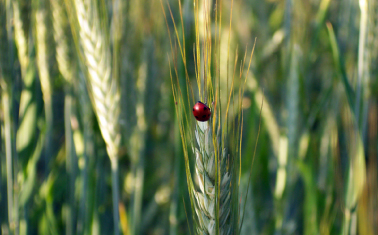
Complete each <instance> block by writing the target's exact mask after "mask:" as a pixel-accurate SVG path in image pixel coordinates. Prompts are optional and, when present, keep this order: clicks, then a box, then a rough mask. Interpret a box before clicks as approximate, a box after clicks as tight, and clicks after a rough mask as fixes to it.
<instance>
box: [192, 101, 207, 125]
mask: <svg viewBox="0 0 378 235" xmlns="http://www.w3.org/2000/svg"><path fill="white" fill-rule="evenodd" d="M193 115H194V117H195V118H196V119H197V121H200V122H206V121H207V120H209V118H210V116H211V110H210V108H209V107H207V105H206V104H204V103H202V102H201V101H197V103H196V104H195V105H194V106H193Z"/></svg>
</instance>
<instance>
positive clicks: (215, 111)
mask: <svg viewBox="0 0 378 235" xmlns="http://www.w3.org/2000/svg"><path fill="white" fill-rule="evenodd" d="M161 3H162V1H161ZM224 4H225V3H223V2H221V1H219V0H216V1H215V3H214V5H213V3H212V1H208V0H203V1H198V0H193V13H194V19H195V24H194V27H195V42H194V45H193V58H194V61H193V63H194V68H195V74H194V75H193V77H195V81H196V84H195V85H193V84H192V79H191V77H192V75H191V74H189V71H188V63H190V62H191V61H187V52H186V45H185V43H186V42H185V29H184V22H183V18H184V17H183V15H184V14H183V10H182V6H181V2H180V1H178V6H179V12H180V25H177V24H176V22H175V19H174V16H173V13H172V9H171V7H170V5H169V4H167V8H168V12H169V15H170V20H172V23H173V28H174V29H173V30H174V37H175V38H174V39H172V36H171V34H170V32H169V34H168V35H169V39H170V45H171V59H172V64H171V62H170V68H171V73H170V76H171V84H172V92H173V96H174V102H175V103H176V104H177V105H176V114H177V119H178V122H179V129H180V135H181V140H182V145H183V148H184V157H185V168H186V177H187V183H188V189H189V194H190V201H191V211H192V213H193V221H194V228H195V231H196V234H239V231H240V227H241V224H242V222H241V221H242V216H240V214H239V212H240V204H239V201H240V200H239V184H240V163H241V151H240V148H241V140H242V136H243V132H242V129H243V109H242V103H241V101H242V97H243V94H244V87H245V84H246V78H247V77H248V72H249V68H250V65H251V60H252V55H253V51H254V46H253V49H252V51H251V52H250V56H249V61H248V59H247V58H248V57H247V52H245V53H244V57H243V59H242V60H240V63H238V61H239V60H238V48H237V47H236V49H235V53H234V54H235V57H234V63H233V72H232V74H230V71H229V70H231V69H229V67H230V66H229V65H231V63H232V62H231V61H230V57H231V56H230V54H231V53H230V51H231V49H232V48H231V46H230V41H231V38H230V32H231V30H232V27H231V26H232V6H233V1H231V14H230V24H229V27H228V28H227V30H228V41H227V45H228V46H227V49H226V50H224V48H223V47H221V44H222V42H223V40H224V39H223V38H224V37H222V35H227V34H225V33H224V32H223V31H222V29H223V27H222V21H221V19H222V6H223V5H224ZM212 7H214V9H213V10H214V14H213V12H211V11H212ZM162 8H163V13H164V16H165V19H166V24H167V28H168V31H169V30H170V28H169V24H168V18H167V15H166V11H165V7H164V5H163V3H162ZM179 28H180V29H179ZM214 29H215V30H214ZM179 31H181V32H182V35H180V33H179ZM226 33H227V32H226ZM226 38H227V37H226ZM232 50H233V49H232ZM177 51H179V53H180V55H181V58H180V59H181V61H178V58H177V56H176V54H175V52H177ZM246 51H247V50H246ZM221 55H222V56H223V55H226V56H227V62H226V63H225V64H224V63H221V59H220V58H221ZM246 61H248V62H247V63H246ZM230 62H231V63H230ZM179 63H182V66H183V67H184V72H183V74H182V73H179V70H178V67H179ZM180 66H181V65H180ZM238 66H239V67H240V69H237V67H238ZM221 67H226V68H227V69H226V73H225V74H224V73H223V71H224V70H223V69H222V73H221ZM244 68H247V69H246V72H245V71H244ZM181 79H184V80H185V86H182V85H180V80H181ZM224 84H226V85H224ZM194 100H200V101H198V102H196V103H195V102H194ZM206 101H213V102H212V103H211V104H210V106H207V105H206V104H205V103H206ZM190 107H193V108H192V112H193V115H194V117H195V119H194V118H193V117H191V116H190V115H189V112H188V110H190ZM210 117H211V118H210ZM193 130H194V131H193ZM188 149H191V150H192V154H190V153H189V152H190V151H189V150H188ZM192 156H193V157H194V161H195V177H192V173H191V170H190V162H192V160H191V159H190V157H192Z"/></svg>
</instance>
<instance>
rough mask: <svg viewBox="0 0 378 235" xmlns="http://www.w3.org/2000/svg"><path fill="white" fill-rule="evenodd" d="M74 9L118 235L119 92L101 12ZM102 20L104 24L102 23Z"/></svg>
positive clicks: (89, 6) (79, 3)
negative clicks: (106, 161) (107, 164)
mask: <svg viewBox="0 0 378 235" xmlns="http://www.w3.org/2000/svg"><path fill="white" fill-rule="evenodd" d="M74 6H75V12H76V21H77V26H78V29H79V34H78V36H79V40H80V46H81V48H80V50H81V52H82V57H83V62H84V64H85V65H86V66H87V70H86V71H85V72H86V74H87V78H88V86H89V90H90V93H91V99H92V104H93V107H94V110H95V113H96V116H97V119H98V123H99V126H100V130H101V134H102V136H103V138H104V141H105V143H106V147H107V152H108V155H109V158H110V161H111V166H112V188H113V217H114V218H113V220H114V233H115V234H119V226H118V222H119V212H118V202H119V189H118V151H119V147H120V139H121V134H120V128H119V123H118V121H119V114H120V91H119V86H118V81H117V79H114V78H113V77H112V71H111V52H110V45H109V40H108V38H107V37H106V36H105V35H106V34H107V33H105V32H104V31H105V30H104V24H102V23H103V22H106V17H104V15H101V14H100V8H99V7H98V6H97V4H96V3H95V2H93V1H90V0H74ZM103 18H105V20H101V19H103ZM113 73H114V71H113Z"/></svg>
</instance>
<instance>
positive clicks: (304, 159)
mask: <svg viewBox="0 0 378 235" xmlns="http://www.w3.org/2000/svg"><path fill="white" fill-rule="evenodd" d="M73 2H75V4H76V5H75V6H77V2H81V1H80V0H77V1H76V0H75V1H70V0H65V1H59V0H0V27H1V28H0V50H1V51H0V82H1V84H0V85H1V116H0V118H1V149H0V225H1V230H0V231H1V233H2V234H113V212H112V176H111V171H112V170H111V169H112V168H111V162H110V160H109V157H108V154H109V152H108V151H109V150H108V151H107V148H106V144H105V142H104V139H103V134H102V132H101V131H103V130H101V128H102V127H100V126H101V125H99V122H98V120H99V119H98V118H97V117H98V115H99V114H98V110H97V111H96V110H95V109H93V106H92V104H91V100H92V99H93V96H91V94H92V93H91V90H90V89H89V92H88V89H87V88H88V87H89V86H88V80H86V79H85V78H86V77H88V73H90V72H91V70H90V69H89V70H88V68H89V67H90V66H91V65H90V64H86V63H85V60H83V59H82V57H83V54H85V53H83V51H84V52H85V50H88V48H84V49H83V47H81V46H80V45H81V44H80V42H78V38H80V37H81V39H82V38H83V37H84V38H85V37H86V36H85V35H89V33H88V32H87V31H86V30H89V31H90V30H92V31H91V32H97V34H96V35H105V36H102V37H103V38H104V42H105V43H107V44H106V45H108V49H109V53H108V54H106V53H105V54H106V55H108V56H109V58H111V59H109V61H110V62H109V63H108V62H107V63H106V65H105V68H106V66H108V67H109V66H110V67H109V69H110V70H111V69H112V68H113V70H114V68H116V69H115V71H117V73H115V74H116V75H117V76H114V72H113V77H112V78H113V79H115V80H116V81H117V83H116V84H117V87H116V88H114V87H113V88H114V89H115V90H116V91H117V92H118V93H119V95H120V98H119V99H118V100H117V99H116V100H117V102H116V103H117V104H119V105H118V106H117V107H118V108H116V112H115V113H117V115H118V114H119V120H117V123H118V124H119V127H117V129H116V130H115V132H117V133H119V134H120V136H121V138H120V141H119V144H118V145H117V146H118V156H117V159H118V166H119V175H118V176H119V178H118V179H119V182H117V184H118V187H119V196H120V202H119V205H118V209H119V217H120V224H121V226H120V227H121V232H123V233H124V234H127V233H128V232H129V233H130V234H171V235H174V234H190V233H191V232H193V229H192V224H191V223H192V222H191V219H190V218H191V211H190V201H189V197H188V192H187V183H186V177H185V166H184V156H183V150H182V144H181V140H180V134H179V129H178V123H177V119H176V113H175V104H174V101H173V95H172V88H171V79H170V75H169V74H170V68H169V63H172V56H171V47H170V44H169V40H170V39H169V37H168V36H169V32H170V33H171V37H172V41H174V40H176V39H174V29H173V22H172V20H171V17H170V16H169V13H168V12H169V10H168V4H169V5H170V7H171V10H172V16H173V17H174V18H175V22H176V26H177V28H178V30H179V31H180V34H179V35H181V32H182V31H181V30H182V29H183V27H182V26H183V25H181V21H180V11H179V5H178V2H177V1H176V0H169V1H163V3H161V2H160V1H159V0H128V1H117V0H113V1H111V0H98V1H96V0H93V1H83V2H86V4H87V5H89V6H91V7H90V9H92V8H93V9H99V10H98V12H97V13H96V14H97V15H96V14H94V15H91V16H90V17H92V18H90V17H89V18H88V19H89V23H88V25H90V27H88V28H85V27H84V26H83V24H81V25H80V27H79V23H80V22H81V21H80V20H82V18H85V16H86V14H83V16H84V17H82V18H80V17H76V15H75V12H74V10H73V9H74V8H73V7H72V6H71V5H73ZM91 4H92V5H95V6H96V7H93V6H92V5H91ZM181 4H182V13H183V22H184V29H185V32H184V33H185V41H186V45H185V46H186V48H185V49H186V52H187V61H188V71H189V75H190V77H191V78H192V79H193V81H194V74H195V71H194V70H195V69H194V63H193V56H192V54H193V53H192V52H193V43H194V42H195V31H194V16H193V2H192V1H191V0H182V1H181ZM213 4H221V5H222V25H221V30H222V33H221V42H222V43H221V47H223V46H225V47H227V46H228V35H230V43H229V47H230V51H231V56H230V57H231V58H233V57H234V56H235V55H233V53H239V58H243V57H244V53H245V51H246V47H247V46H248V48H249V50H250V48H251V47H252V45H253V43H254V41H255V39H256V47H255V52H254V55H253V59H252V64H251V70H250V72H249V74H248V76H249V77H248V78H247V84H246V89H245V94H244V97H243V110H244V120H243V122H244V123H243V141H242V168H241V169H242V172H241V185H240V193H241V194H240V195H243V196H242V198H241V200H240V201H241V206H240V208H241V209H240V210H241V211H245V217H244V222H243V228H242V231H241V234H244V235H247V234H378V197H377V195H378V191H377V190H378V188H377V179H378V175H377V167H378V165H377V164H378V162H377V146H378V136H377V120H378V103H377V102H378V93H377V90H378V83H377V81H378V80H377V76H378V67H377V62H378V2H377V1H375V0H338V1H336V0H308V1H299V0H265V1H256V0H234V1H233V4H232V2H231V0H223V1H219V0H218V2H216V1H213ZM87 5H86V6H87ZM231 6H232V7H231ZM162 7H163V8H164V9H165V12H167V14H168V15H167V23H166V21H165V18H164V15H163V11H162ZM93 9H92V13H93ZM231 9H232V12H233V15H232V21H231V28H230V24H229V21H230V16H231ZM76 11H77V10H76ZM78 14H79V13H78ZM116 16H117V17H116ZM97 18H99V19H100V20H96V19H97ZM77 22H79V23H77ZM96 22H97V23H96ZM92 23H93V24H92ZM96 26H98V29H97V31H96V30H94V31H93V28H91V27H96ZM167 26H168V28H169V31H168V30H167ZM83 35H84V36H83ZM180 40H182V38H181V39H180ZM81 43H82V41H81ZM94 45H99V44H94ZM248 53H249V52H248ZM94 56H95V54H94ZM179 58H180V56H178V57H177V61H176V63H177V72H178V74H179V78H180V79H182V81H180V82H182V83H183V84H185V74H184V73H185V72H184V70H183V62H182V60H180V59H179ZM226 59H227V55H224V54H220V60H221V61H225V60H226ZM99 60H100V61H102V60H101V59H99ZM83 61H84V62H83ZM107 61H108V60H107ZM221 63H222V62H221ZM100 64H101V63H100ZM94 67H96V66H94ZM100 67H101V66H100ZM222 69H223V68H221V71H222ZM88 71H89V72H88ZM172 72H173V70H172ZM104 74H106V73H104ZM221 77H222V76H221ZM85 81H87V82H85ZM113 88H112V89H113ZM92 89H93V88H92ZM111 91H113V90H111ZM118 93H117V94H118ZM262 100H264V104H263V109H262V113H261V119H260V118H259V114H260V107H261V103H262ZM96 112H97V113H96ZM260 124H261V131H260V137H259V139H258V145H257V150H256V156H255V158H254V161H253V164H252V159H253V152H254V146H255V143H256V141H257V133H258V130H259V125H260ZM251 165H252V167H251ZM250 174H251V187H250V190H249V191H248V195H247V197H246V200H244V195H245V193H246V192H247V185H248V179H249V176H250Z"/></svg>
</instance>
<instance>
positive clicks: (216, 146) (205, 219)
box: [192, 122, 233, 235]
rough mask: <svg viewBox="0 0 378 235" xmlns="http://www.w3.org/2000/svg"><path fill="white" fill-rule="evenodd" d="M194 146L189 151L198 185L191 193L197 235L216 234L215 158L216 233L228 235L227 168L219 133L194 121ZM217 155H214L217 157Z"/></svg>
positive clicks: (228, 171)
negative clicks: (217, 170) (218, 187)
mask: <svg viewBox="0 0 378 235" xmlns="http://www.w3.org/2000/svg"><path fill="white" fill-rule="evenodd" d="M214 134H215V135H217V136H213V135H214ZM195 135H196V142H197V145H198V146H197V147H195V148H193V151H194V154H195V156H196V165H195V170H196V174H197V179H198V182H199V190H195V189H194V188H193V189H192V190H194V191H193V194H194V195H195V201H196V203H195V210H196V214H197V217H198V225H199V226H197V233H198V234H216V219H217V218H216V206H217V203H216V200H217V193H218V192H216V187H215V184H216V181H218V179H217V174H216V168H217V167H216V162H215V161H216V159H218V156H219V158H220V159H219V163H220V166H218V168H219V169H220V189H219V192H220V194H219V200H220V201H219V234H222V235H223V234H224V235H226V234H232V232H233V230H232V225H231V198H232V195H231V193H232V192H231V190H230V183H231V174H232V173H231V169H232V167H230V166H229V165H228V162H229V161H228V159H227V158H228V154H227V151H226V149H221V148H222V147H221V146H222V145H221V143H220V141H221V138H220V137H221V135H220V131H218V132H217V134H216V133H215V132H213V131H212V128H211V126H210V125H209V123H208V122H197V126H196V131H195ZM217 155H218V156H217Z"/></svg>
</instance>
